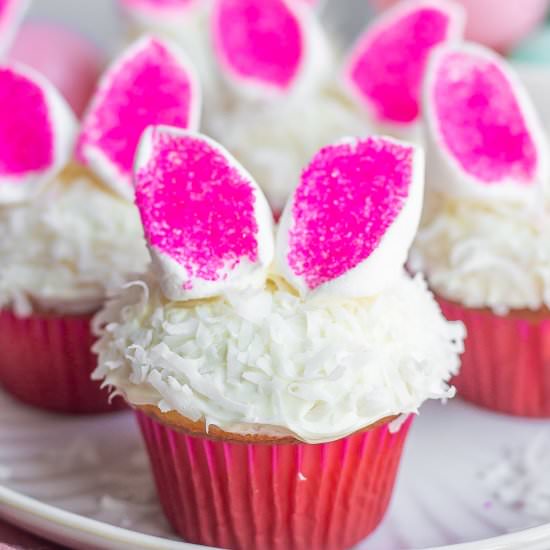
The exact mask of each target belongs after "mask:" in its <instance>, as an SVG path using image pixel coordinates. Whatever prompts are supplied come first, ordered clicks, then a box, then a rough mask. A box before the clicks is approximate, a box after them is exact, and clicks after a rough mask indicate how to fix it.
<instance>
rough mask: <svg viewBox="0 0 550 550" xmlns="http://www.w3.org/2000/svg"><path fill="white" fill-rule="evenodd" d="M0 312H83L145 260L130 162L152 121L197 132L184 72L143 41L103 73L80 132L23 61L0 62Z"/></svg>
mask: <svg viewBox="0 0 550 550" xmlns="http://www.w3.org/2000/svg"><path fill="white" fill-rule="evenodd" d="M0 95H1V96H2V103H1V105H0V109H1V110H2V117H0V156H1V158H0V223H1V224H2V227H3V231H2V237H1V238H0V257H1V262H0V307H6V306H9V307H14V309H15V310H16V311H17V312H18V313H20V314H29V313H31V312H32V310H33V308H34V307H36V308H37V309H38V310H43V309H47V310H50V309H53V310H55V311H58V312H69V313H73V312H78V313H85V312H89V311H94V310H96V309H97V308H98V307H99V305H100V304H101V302H102V300H103V299H104V297H105V294H106V291H107V289H108V288H110V287H111V286H113V285H119V284H120V283H121V282H122V281H124V280H125V279H126V278H127V277H128V276H129V275H131V274H132V273H135V272H143V271H144V270H145V269H146V266H147V263H148V261H149V255H148V252H147V249H146V247H145V243H144V241H143V237H142V229H141V225H140V223H139V216H138V212H137V210H136V208H135V206H134V205H133V204H132V202H131V199H132V197H133V185H132V181H131V168H132V162H133V156H134V152H135V148H136V146H137V142H138V139H139V137H140V135H141V133H142V131H143V129H144V128H145V127H147V126H148V125H149V124H151V123H163V122H165V123H170V124H173V125H175V126H180V127H196V125H197V123H198V109H199V105H198V97H199V96H198V89H197V84H196V79H195V77H194V73H193V70H192V68H191V67H190V66H189V65H188V64H187V62H186V61H185V60H184V58H183V57H181V54H180V52H179V51H178V50H177V49H174V48H173V47H172V46H170V45H168V44H165V43H163V42H160V41H158V40H156V39H152V38H143V39H141V40H140V41H138V42H137V43H135V44H134V45H132V46H131V47H130V48H129V49H128V50H127V51H125V52H124V53H123V54H122V55H121V56H120V58H119V59H117V60H116V61H115V62H114V64H113V65H112V66H111V67H110V68H109V69H108V70H107V71H106V73H105V74H104V76H103V78H102V79H101V81H100V83H99V85H98V88H97V91H96V93H95V95H94V97H93V99H92V101H91V104H90V106H89V108H88V110H87V113H86V114H85V116H84V120H83V122H82V124H81V126H80V127H79V126H78V124H77V122H76V119H75V117H74V115H73V114H72V113H71V111H70V109H69V107H68V106H67V104H66V103H65V102H64V100H63V99H62V98H61V96H60V94H59V93H58V92H57V90H55V89H54V88H53V86H51V84H49V83H48V82H47V81H46V80H45V79H44V78H43V77H41V76H40V75H38V74H36V73H35V72H33V71H32V70H30V69H28V68H24V67H21V66H4V67H0Z"/></svg>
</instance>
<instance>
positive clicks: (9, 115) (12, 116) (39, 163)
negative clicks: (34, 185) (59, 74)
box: [0, 69, 55, 177]
mask: <svg viewBox="0 0 550 550" xmlns="http://www.w3.org/2000/svg"><path fill="white" fill-rule="evenodd" d="M0 105H1V108H2V116H1V117H0V177H2V176H14V175H15V176H17V175H23V174H25V173H28V172H35V171H40V170H44V169H46V168H48V167H49V166H50V165H51V164H52V162H53V159H54V148H55V145H54V134H53V129H52V122H51V119H50V112H49V109H48V104H47V102H46V98H45V96H44V92H43V91H42V89H41V88H40V87H39V86H38V85H37V84H35V83H34V82H32V81H30V80H28V79H27V78H25V77H23V76H21V75H19V74H16V73H15V72H13V71H12V70H10V69H0Z"/></svg>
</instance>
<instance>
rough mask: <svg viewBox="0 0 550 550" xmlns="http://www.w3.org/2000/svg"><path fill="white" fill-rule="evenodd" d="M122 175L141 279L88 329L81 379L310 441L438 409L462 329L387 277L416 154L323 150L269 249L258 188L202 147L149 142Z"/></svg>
mask: <svg viewBox="0 0 550 550" xmlns="http://www.w3.org/2000/svg"><path fill="white" fill-rule="evenodd" d="M136 164H137V165H136V172H135V185H136V204H137V205H138V208H139V210H140V214H141V218H142V223H143V227H144V233H145V236H146V239H147V242H148V245H149V249H150V252H151V255H152V258H153V264H152V269H151V271H150V272H149V273H148V275H147V276H146V277H145V278H143V279H142V280H139V281H136V282H134V283H132V284H130V285H128V286H127V287H126V289H125V290H124V291H122V292H121V293H120V294H119V295H118V296H116V297H114V298H113V299H112V300H111V301H110V302H109V303H108V304H107V306H106V307H105V308H104V310H103V311H102V312H101V313H100V314H98V316H97V317H96V319H95V329H96V331H97V333H98V336H99V340H98V342H97V344H96V346H95V351H96V352H97V353H98V354H99V366H98V369H97V370H96V372H95V374H94V376H95V377H96V378H98V379H104V381H105V384H107V385H111V386H114V388H115V391H117V392H120V393H122V394H123V395H124V396H125V397H126V399H127V400H128V401H129V402H130V403H132V404H134V405H135V406H140V405H141V406H142V405H153V406H156V407H158V408H159V409H160V410H161V411H163V412H168V411H176V412H178V413H179V414H181V415H183V416H184V417H186V418H188V419H190V420H192V421H194V422H196V421H202V422H204V426H205V430H208V427H209V426H211V425H215V426H218V427H220V428H221V429H223V430H225V431H229V432H234V433H255V434H269V435H284V436H288V435H291V436H293V437H295V438H297V439H299V440H303V441H307V442H311V443H315V442H321V441H331V440H335V439H338V438H341V437H344V436H346V435H349V434H351V433H353V432H355V431H357V430H360V429H363V428H366V427H368V426H370V425H372V424H374V423H376V422H378V421H380V420H384V419H388V418H391V417H394V416H396V415H399V414H402V413H410V412H416V411H417V409H418V407H419V406H420V405H421V403H422V402H423V401H424V400H426V399H429V398H447V397H450V396H452V395H453V389H452V388H450V387H449V386H448V384H447V382H448V380H449V378H450V377H451V375H452V374H454V373H455V372H456V371H457V369H458V365H459V360H458V355H459V353H460V352H461V349H462V339H463V336H464V334H463V328H462V325H461V324H460V323H458V324H457V323H449V322H447V321H446V320H444V318H443V317H442V315H441V312H440V310H439V308H438V306H437V304H436V303H435V301H434V299H433V297H432V295H431V293H430V292H429V291H428V290H427V288H426V285H425V283H424V281H423V279H422V278H421V277H420V276H418V277H416V278H414V279H411V278H410V277H409V276H408V275H407V274H406V273H405V271H404V269H403V263H404V261H405V258H406V255H407V251H408V248H409V246H410V243H411V241H412V239H413V236H414V233H415V230H416V227H417V224H418V220H419V216H420V209H421V203H422V191H423V156H422V153H421V151H420V150H418V149H416V148H415V147H413V146H410V145H405V144H403V143H400V142H397V141H394V140H392V139H389V138H378V137H373V138H367V139H348V140H344V141H342V142H339V143H337V144H335V145H330V146H327V147H325V148H323V149H321V150H320V151H319V152H318V153H317V154H316V155H315V156H314V157H313V159H312V161H311V163H310V164H309V165H308V166H307V167H306V169H305V170H304V171H303V174H302V177H301V179H300V181H299V182H298V185H297V187H296V189H295V192H294V194H293V195H292V197H291V198H290V200H289V201H288V203H287V205H286V208H285V210H284V213H283V215H282V217H281V221H280V223H279V225H278V227H277V228H276V231H275V238H274V236H273V235H274V233H273V222H272V217H271V213H270V211H269V208H268V206H267V201H266V199H265V197H264V196H263V194H262V193H261V191H260V189H259V187H258V186H257V184H256V183H255V182H254V180H253V179H252V178H251V176H250V175H249V174H248V173H247V172H246V171H245V169H244V168H243V167H242V166H240V165H239V164H238V163H237V161H236V160H235V159H234V158H232V157H231V156H230V155H229V153H227V152H226V151H225V150H224V149H223V148H222V147H221V146H220V145H218V144H217V143H215V142H213V141H212V140H210V139H208V138H205V137H204V136H201V135H199V134H195V133H191V132H184V131H181V130H176V129H173V128H168V127H154V128H151V129H149V130H148V131H147V132H146V133H145V135H144V137H143V140H142V144H141V146H140V148H139V151H138V157H137V163H136ZM413 317H414V318H415V319H417V320H419V322H415V323H410V319H412V318H413Z"/></svg>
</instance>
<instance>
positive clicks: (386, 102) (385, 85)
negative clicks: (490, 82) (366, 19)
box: [344, 1, 462, 125]
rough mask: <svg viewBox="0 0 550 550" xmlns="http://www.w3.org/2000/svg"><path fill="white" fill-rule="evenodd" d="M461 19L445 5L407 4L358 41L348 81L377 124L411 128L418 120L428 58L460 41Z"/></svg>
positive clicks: (348, 64) (347, 68)
mask: <svg viewBox="0 0 550 550" xmlns="http://www.w3.org/2000/svg"><path fill="white" fill-rule="evenodd" d="M461 15H462V14H461V13H460V11H457V9H456V7H455V6H453V5H452V4H450V3H448V2H444V1H442V2H440V3H437V2H432V1H412V2H407V3H405V4H403V5H400V6H398V7H397V8H396V9H393V10H391V11H389V12H387V13H386V14H384V15H383V16H382V17H381V18H379V19H378V20H377V21H375V22H374V23H373V24H372V25H370V26H369V27H368V28H367V30H366V31H365V32H364V34H363V35H362V36H361V37H360V38H359V40H358V42H357V44H356V45H355V47H354V48H353V49H352V52H351V54H350V56H349V57H348V60H347V61H346V63H345V69H344V78H345V82H346V84H347V86H348V87H349V89H350V90H351V92H352V93H353V95H355V96H356V97H357V98H358V99H359V101H360V102H361V103H363V105H364V106H365V107H366V108H367V110H368V112H369V114H370V115H371V116H372V117H373V118H374V119H375V120H376V121H377V122H379V123H389V124H398V125H406V124H411V123H415V122H416V121H417V120H418V118H419V116H420V100H421V91H422V82H423V79H424V75H425V71H426V66H427V62H428V58H429V55H430V53H431V52H432V51H433V49H434V48H435V47H436V46H438V45H439V44H441V43H442V42H445V41H447V40H450V39H454V38H458V37H459V36H460V34H461V32H462V17H461Z"/></svg>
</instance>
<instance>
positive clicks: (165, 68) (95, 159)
mask: <svg viewBox="0 0 550 550" xmlns="http://www.w3.org/2000/svg"><path fill="white" fill-rule="evenodd" d="M200 102H201V100H200V90H199V84H198V80H197V78H196V76H195V71H194V69H193V67H192V66H191V65H190V63H189V62H188V61H187V59H186V58H185V56H184V54H183V52H181V51H180V50H179V49H178V48H176V47H175V46H172V45H168V44H167V43H165V42H163V41H161V40H158V39H156V38H151V37H144V38H142V39H140V40H138V41H137V42H136V43H134V44H133V45H132V46H130V48H128V49H127V50H126V51H125V52H124V53H123V54H122V56H121V57H120V58H119V59H118V60H116V61H115V63H114V64H113V65H112V66H111V67H110V68H109V69H108V70H107V72H106V73H105V74H104V76H103V77H102V79H101V81H100V83H99V87H98V89H97V91H96V93H95V95H94V97H93V98H92V101H91V104H90V106H89V108H88V110H87V112H86V114H85V116H84V120H83V123H82V129H81V133H80V136H79V139H78V144H77V149H76V158H77V160H78V161H79V162H81V163H82V164H84V165H87V166H89V167H90V168H91V169H92V170H94V171H95V172H96V173H97V175H98V176H99V177H101V178H102V179H103V180H104V181H105V183H107V184H108V185H110V186H111V187H112V188H113V189H114V190H115V191H117V192H118V193H120V194H121V195H123V196H125V197H128V198H131V197H132V196H133V185H132V165H133V161H134V156H135V152H136V148H137V144H138V142H139V139H140V136H141V134H142V133H143V131H144V130H145V128H147V127H148V126H150V125H152V124H169V125H172V126H176V127H180V128H192V129H194V128H197V126H198V121H199V113H200Z"/></svg>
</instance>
